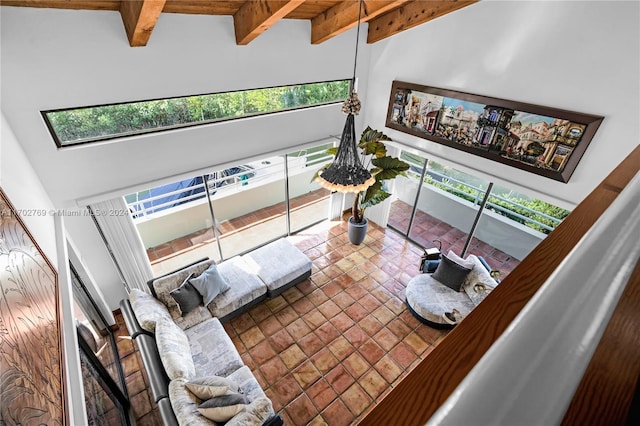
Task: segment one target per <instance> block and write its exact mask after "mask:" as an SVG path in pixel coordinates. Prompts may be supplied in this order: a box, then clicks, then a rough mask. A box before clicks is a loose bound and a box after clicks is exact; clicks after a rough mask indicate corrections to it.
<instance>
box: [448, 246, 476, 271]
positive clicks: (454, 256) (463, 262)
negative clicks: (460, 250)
mask: <svg viewBox="0 0 640 426" xmlns="http://www.w3.org/2000/svg"><path fill="white" fill-rule="evenodd" d="M447 257H448V258H449V259H451V260H453V261H454V262H456V263H457V264H458V265H460V266H463V267H465V268H468V269H473V267H474V266H475V264H474V263H473V262H472V261H471V260H465V259H463V258H461V257H460V256H458V255H457V254H455V253H454V252H453V251H452V250H449V253H447Z"/></svg>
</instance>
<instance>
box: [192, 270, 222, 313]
mask: <svg viewBox="0 0 640 426" xmlns="http://www.w3.org/2000/svg"><path fill="white" fill-rule="evenodd" d="M189 282H190V283H191V285H193V286H194V287H195V289H196V290H198V292H199V293H200V294H201V295H202V300H203V301H204V306H207V305H208V304H209V303H211V301H212V300H213V299H215V297H216V296H217V295H219V294H220V293H224V292H225V291H227V290H229V289H230V288H231V287H230V286H229V283H228V282H227V280H226V279H225V278H224V277H223V276H222V275H221V274H220V272H219V271H218V268H217V267H216V265H211V266H210V267H209V269H207V270H206V271H204V272H203V273H202V274H200V275H199V276H197V277H195V278H191V279H190V280H189Z"/></svg>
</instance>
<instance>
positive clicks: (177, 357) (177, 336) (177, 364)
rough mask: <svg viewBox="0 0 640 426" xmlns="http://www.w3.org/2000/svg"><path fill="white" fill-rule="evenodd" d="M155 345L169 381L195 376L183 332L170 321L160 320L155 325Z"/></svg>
mask: <svg viewBox="0 0 640 426" xmlns="http://www.w3.org/2000/svg"><path fill="white" fill-rule="evenodd" d="M156 343H157V345H158V353H159V354H160V360H161V361H162V365H163V366H164V369H165V371H166V372H167V377H169V379H171V380H175V379H178V378H186V379H190V378H191V377H193V376H195V374H196V367H195V366H194V364H193V358H192V357H191V347H190V346H189V339H188V338H187V335H186V334H185V332H184V331H183V330H182V329H181V328H180V327H178V326H177V325H176V323H175V322H173V321H172V320H170V319H167V318H162V319H161V320H160V321H158V323H157V324H156Z"/></svg>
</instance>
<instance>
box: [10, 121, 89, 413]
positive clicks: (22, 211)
mask: <svg viewBox="0 0 640 426" xmlns="http://www.w3.org/2000/svg"><path fill="white" fill-rule="evenodd" d="M0 116H1V117H0V120H1V121H0V130H1V138H0V187H2V190H3V191H4V193H5V194H6V196H7V198H8V199H9V201H10V202H11V204H12V205H13V206H14V208H15V209H16V211H17V212H18V215H19V216H20V217H21V218H22V221H23V222H24V224H25V226H26V227H27V229H28V230H29V233H30V234H31V235H32V237H33V239H34V240H35V241H36V243H37V244H38V246H40V248H41V249H42V251H43V252H44V254H45V256H46V257H47V259H48V260H49V261H50V262H51V264H52V265H53V266H54V268H56V270H57V272H58V274H59V275H58V291H59V295H58V297H59V303H60V308H61V312H62V321H63V322H62V328H63V330H62V337H63V349H62V350H63V352H64V353H65V356H64V372H65V380H66V389H67V391H68V392H69V395H70V398H69V399H68V401H67V403H68V406H67V408H68V415H69V421H70V424H82V423H83V420H84V419H85V418H86V417H85V416H84V405H83V404H82V401H83V399H82V378H81V372H80V365H79V361H78V359H77V358H78V349H77V348H78V344H77V341H76V337H75V336H76V333H75V325H74V319H73V314H72V305H73V296H72V290H71V283H70V281H69V280H68V279H67V278H68V276H67V274H65V273H64V270H66V269H67V268H68V267H67V262H66V260H65V259H66V258H65V256H64V253H63V252H64V248H63V249H62V251H61V250H60V247H64V241H65V238H64V231H60V230H59V229H62V228H61V226H62V225H61V224H62V221H63V219H62V217H60V216H56V215H55V214H54V204H53V203H52V202H51V200H50V199H49V196H48V195H47V193H46V191H45V189H44V187H43V185H42V183H41V181H40V179H39V177H38V175H37V174H36V172H35V170H34V169H33V167H32V166H31V163H30V161H29V159H28V158H27V157H26V155H25V153H24V152H23V150H22V147H21V146H20V143H19V142H18V140H17V139H16V137H15V134H14V133H13V130H12V128H11V126H10V125H9V123H8V122H7V120H6V119H5V115H4V111H0ZM61 244H62V245H61ZM60 266H61V267H60ZM61 269H62V270H63V271H62V272H61ZM84 422H86V420H84Z"/></svg>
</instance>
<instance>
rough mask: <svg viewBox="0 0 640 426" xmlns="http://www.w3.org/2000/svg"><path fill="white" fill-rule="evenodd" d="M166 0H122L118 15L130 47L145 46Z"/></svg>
mask: <svg viewBox="0 0 640 426" xmlns="http://www.w3.org/2000/svg"><path fill="white" fill-rule="evenodd" d="M166 1H167V0H122V1H121V2H120V15H121V16H122V22H123V23H124V28H125V30H126V32H127V38H128V39H129V45H130V46H131V47H138V46H146V45H147V42H148V41H149V38H150V37H151V33H152V32H153V29H154V27H155V25H156V22H157V21H158V18H159V17H160V13H161V12H162V9H163V8H164V4H165V3H166Z"/></svg>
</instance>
